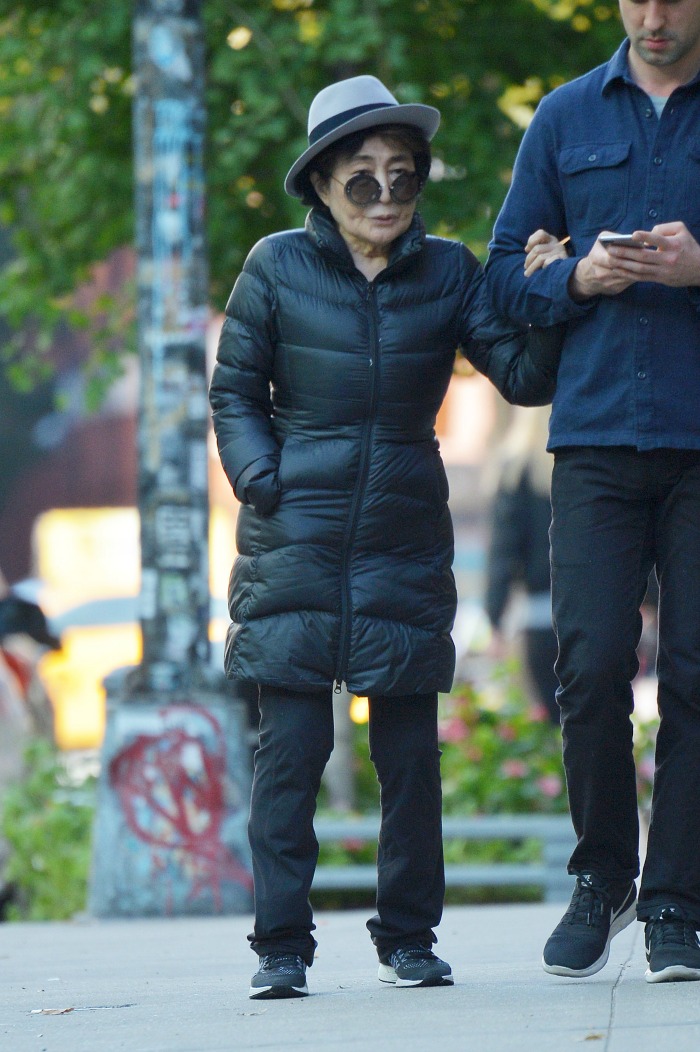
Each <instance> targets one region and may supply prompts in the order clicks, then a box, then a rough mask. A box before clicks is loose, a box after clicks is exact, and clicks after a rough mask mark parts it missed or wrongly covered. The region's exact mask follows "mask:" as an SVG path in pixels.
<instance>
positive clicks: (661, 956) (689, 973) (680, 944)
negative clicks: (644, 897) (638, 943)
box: [644, 906, 700, 983]
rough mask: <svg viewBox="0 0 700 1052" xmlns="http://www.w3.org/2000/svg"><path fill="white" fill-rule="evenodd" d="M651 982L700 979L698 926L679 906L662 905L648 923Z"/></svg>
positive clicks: (647, 939)
mask: <svg viewBox="0 0 700 1052" xmlns="http://www.w3.org/2000/svg"><path fill="white" fill-rule="evenodd" d="M644 944H645V946H646V951H647V961H648V962H649V967H648V968H647V970H646V974H645V976H644V978H645V979H646V981H647V982H648V983H676V982H683V981H684V980H686V981H687V980H692V979H700V943H699V942H698V933H697V931H696V930H695V925H694V924H691V922H690V921H689V920H687V918H686V915H685V913H684V912H683V910H682V909H680V907H679V906H662V907H661V908H660V909H658V910H657V911H656V913H655V914H654V915H653V917H650V918H649V920H648V921H647V922H646V924H645V926H644Z"/></svg>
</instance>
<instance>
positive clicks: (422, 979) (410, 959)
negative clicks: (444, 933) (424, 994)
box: [379, 944, 454, 986]
mask: <svg viewBox="0 0 700 1052" xmlns="http://www.w3.org/2000/svg"><path fill="white" fill-rule="evenodd" d="M379 981H380V982H382V983H392V984H393V985H394V986H453V985H454V979H453V978H452V969H451V968H450V966H449V964H447V962H446V961H441V960H440V958H439V957H436V956H435V954H434V953H433V952H432V950H430V949H429V947H427V946H421V945H420V944H413V945H410V946H399V947H398V948H397V949H395V950H392V952H391V953H389V954H387V956H386V958H384V959H383V960H381V961H380V964H379Z"/></svg>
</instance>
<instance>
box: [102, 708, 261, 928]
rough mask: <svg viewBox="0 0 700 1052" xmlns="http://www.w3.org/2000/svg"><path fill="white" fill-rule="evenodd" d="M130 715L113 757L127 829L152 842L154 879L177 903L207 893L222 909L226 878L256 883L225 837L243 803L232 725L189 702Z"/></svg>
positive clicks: (112, 774) (112, 775) (114, 784)
mask: <svg viewBox="0 0 700 1052" xmlns="http://www.w3.org/2000/svg"><path fill="white" fill-rule="evenodd" d="M130 722H131V724H132V734H131V735H130V736H129V737H128V738H127V739H126V740H125V741H124V742H123V743H122V744H121V746H120V748H119V750H118V751H117V752H116V754H115V755H114V756H113V757H112V759H111V761H110V764H109V781H110V785H111V788H112V791H113V792H114V793H115V794H116V796H117V798H118V801H119V804H120V807H121V811H122V815H123V821H124V823H125V825H126V828H127V829H128V830H129V832H130V833H131V835H132V836H133V837H134V838H135V840H136V841H137V849H138V850H140V849H142V848H143V846H146V847H147V848H148V851H149V853H150V863H151V876H152V879H153V882H154V884H156V883H158V884H159V886H160V887H161V888H163V889H164V895H165V898H166V899H168V898H169V899H170V908H172V902H173V900H174V899H175V898H184V899H185V901H187V902H189V903H190V904H191V903H193V902H195V900H197V899H199V898H201V897H202V896H205V897H207V899H208V900H210V901H211V903H212V905H213V908H214V909H215V910H217V911H221V910H222V908H223V894H222V888H223V885H224V883H226V882H232V883H234V884H238V885H240V886H241V888H243V889H245V890H246V891H250V890H251V888H252V879H251V876H250V873H249V871H248V869H247V868H246V866H245V865H244V863H243V862H242V861H241V859H239V858H238V857H237V856H236V854H235V852H234V851H233V850H232V849H231V848H230V847H229V846H228V845H227V843H226V842H225V839H224V826H225V823H226V820H227V815H228V814H229V813H230V812H231V810H232V809H233V810H240V808H241V807H242V806H243V804H242V800H237V799H236V798H235V796H236V794H235V788H233V792H232V787H231V786H230V784H229V783H228V781H227V776H226V770H227V764H226V742H225V735H224V729H223V728H222V726H221V724H220V723H219V721H218V719H217V718H216V716H215V715H214V714H213V713H212V712H211V711H208V710H206V709H204V708H203V707H201V706H188V705H176V706H168V707H167V708H162V709H160V710H156V711H154V712H153V714H152V716H151V717H150V719H149V721H148V722H149V724H150V725H149V726H148V727H144V725H143V719H140V718H139V717H138V716H136V714H134V716H132V717H131V718H130ZM139 723H141V726H140V727H139V726H138V724H139ZM232 797H233V799H232ZM135 846H136V845H135ZM165 911H166V912H169V903H168V902H166V903H165Z"/></svg>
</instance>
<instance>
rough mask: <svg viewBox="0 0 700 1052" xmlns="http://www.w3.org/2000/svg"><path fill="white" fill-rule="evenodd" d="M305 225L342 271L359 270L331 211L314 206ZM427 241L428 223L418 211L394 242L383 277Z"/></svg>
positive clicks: (317, 246) (320, 249)
mask: <svg viewBox="0 0 700 1052" xmlns="http://www.w3.org/2000/svg"><path fill="white" fill-rule="evenodd" d="M304 228H305V230H306V233H307V234H308V235H309V237H310V238H311V241H312V242H313V244H314V245H315V246H316V248H317V249H318V251H319V252H320V253H321V255H322V256H323V257H324V259H327V260H328V262H329V263H332V264H333V266H336V267H339V268H340V269H342V270H356V269H357V268H356V267H355V264H354V262H353V258H352V255H351V254H350V249H349V248H348V246H347V245H346V244H345V241H344V240H343V237H342V235H341V234H340V232H339V230H338V228H337V226H336V225H335V222H334V221H333V219H332V217H331V215H330V213H329V212H327V211H326V210H325V209H320V208H312V209H311V211H310V212H309V214H308V215H307V217H306V223H305V224H304ZM424 244H425V226H424V225H423V220H422V219H421V217H420V215H419V214H418V212H415V213H414V215H413V219H412V220H411V225H410V227H409V228H408V230H407V231H406V233H405V234H402V235H401V237H399V238H397V239H396V241H395V242H394V244H393V246H392V249H391V255H390V256H389V262H388V263H387V265H386V267H385V269H384V270H383V271H382V272H381V275H380V276H384V275H386V274H388V273H389V271H393V270H395V269H398V268H400V267H402V266H403V265H404V264H405V263H406V262H408V260H410V259H411V258H412V257H413V256H416V255H417V254H418V253H419V252H420V251H421V250H422V249H423V246H424Z"/></svg>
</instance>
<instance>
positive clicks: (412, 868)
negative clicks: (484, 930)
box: [248, 686, 445, 964]
mask: <svg viewBox="0 0 700 1052" xmlns="http://www.w3.org/2000/svg"><path fill="white" fill-rule="evenodd" d="M369 744H370V755H371V758H372V761H373V763H374V766H375V769H376V772H377V777H378V779H379V784H380V787H381V816H382V817H381V831H380V835H379V852H378V859H377V913H376V915H375V916H374V917H372V918H371V920H369V921H368V923H367V927H368V929H369V931H370V934H371V936H372V940H373V942H374V943H375V945H376V947H377V951H378V953H379V955H380V956H384V955H386V953H387V952H390V951H391V950H392V949H394V948H395V947H396V946H398V945H400V944H402V943H404V942H406V941H407V940H413V939H420V940H421V941H422V942H424V943H426V944H427V945H431V944H432V943H433V942H435V935H434V933H433V931H432V929H433V927H435V926H436V925H437V924H439V922H440V917H441V915H442V906H443V899H444V894H445V874H444V864H443V854H442V793H441V784H440V751H439V749H438V739H437V695H435V694H422V695H421V694H418V695H410V696H408V697H400V698H399V697H395V698H384V697H374V698H370V721H369ZM332 749H333V706H332V700H331V695H330V690H329V691H328V692H327V693H325V692H324V693H323V694H299V693H296V692H293V691H286V690H282V689H279V688H276V687H264V686H263V687H261V688H260V744H259V748H258V750H257V752H256V754H255V773H254V776H253V792H252V799H251V809H250V821H249V825H248V835H249V838H250V845H251V849H252V853H253V878H254V883H255V928H254V932H253V934H252V935H249V936H248V938H249V940H250V942H251V945H252V948H253V949H254V950H255V951H256V953H259V954H265V953H272V952H279V951H286V952H290V953H295V954H300V955H301V956H302V957H303V958H304V959H305V960H306V962H307V964H311V963H312V962H313V954H314V949H315V947H316V942H315V940H314V938H313V936H312V935H311V932H312V931H313V930H314V927H315V926H314V923H313V917H312V911H311V904H310V903H309V890H310V888H311V881H312V879H313V875H314V870H315V868H316V862H317V860H318V841H317V840H316V836H315V834H314V828H313V817H314V813H315V811H316V797H317V794H318V790H319V787H320V784H321V775H322V774H323V770H324V768H325V766H326V763H327V762H328V758H329V756H330V754H331V751H332Z"/></svg>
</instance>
